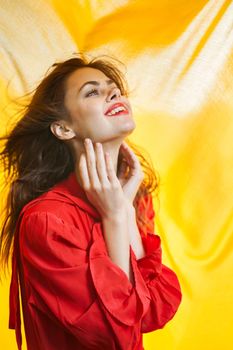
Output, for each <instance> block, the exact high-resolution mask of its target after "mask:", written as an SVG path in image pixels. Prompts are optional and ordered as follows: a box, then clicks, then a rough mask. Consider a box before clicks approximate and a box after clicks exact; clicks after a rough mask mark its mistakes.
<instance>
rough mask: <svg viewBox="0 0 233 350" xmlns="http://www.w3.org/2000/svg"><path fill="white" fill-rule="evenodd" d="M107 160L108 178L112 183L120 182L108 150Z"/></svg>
mask: <svg viewBox="0 0 233 350" xmlns="http://www.w3.org/2000/svg"><path fill="white" fill-rule="evenodd" d="M105 161H106V169H107V175H108V179H109V181H110V182H111V183H112V184H116V183H117V182H118V178H117V176H116V173H115V169H114V166H113V162H112V159H111V156H110V154H109V153H108V152H106V153H105Z"/></svg>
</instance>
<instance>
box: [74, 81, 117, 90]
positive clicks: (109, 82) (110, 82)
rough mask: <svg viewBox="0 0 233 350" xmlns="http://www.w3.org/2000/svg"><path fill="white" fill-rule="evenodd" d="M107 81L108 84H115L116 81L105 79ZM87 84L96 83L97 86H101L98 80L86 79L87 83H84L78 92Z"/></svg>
mask: <svg viewBox="0 0 233 350" xmlns="http://www.w3.org/2000/svg"><path fill="white" fill-rule="evenodd" d="M105 82H106V83H107V85H110V84H115V82H114V81H113V80H112V79H108V80H105ZM87 84H92V85H96V86H99V85H100V83H99V82H98V81H96V80H90V81H86V83H84V84H83V85H82V86H81V87H80V89H79V91H78V92H80V91H81V90H82V89H83V88H84V86H86V85H87Z"/></svg>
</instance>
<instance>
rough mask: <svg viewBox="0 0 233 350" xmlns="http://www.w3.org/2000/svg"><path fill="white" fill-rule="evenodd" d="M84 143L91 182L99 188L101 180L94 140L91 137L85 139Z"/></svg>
mask: <svg viewBox="0 0 233 350" xmlns="http://www.w3.org/2000/svg"><path fill="white" fill-rule="evenodd" d="M84 145H85V151H86V158H87V169H88V174H89V179H90V183H91V185H92V186H93V187H95V188H97V187H99V185H100V182H99V177H98V174H97V169H96V159H95V152H94V148H93V144H92V141H91V140H90V139H85V142H84Z"/></svg>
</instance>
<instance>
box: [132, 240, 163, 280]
mask: <svg viewBox="0 0 233 350" xmlns="http://www.w3.org/2000/svg"><path fill="white" fill-rule="evenodd" d="M142 243H143V246H144V249H145V252H146V255H145V256H143V257H142V258H140V259H138V260H136V261H137V266H138V269H139V271H140V272H141V274H142V276H143V278H144V281H145V282H146V284H147V283H149V282H150V281H152V280H154V279H155V278H156V277H157V276H158V275H159V274H160V273H161V270H162V250H161V239H160V237H159V236H158V235H156V234H152V233H147V236H146V237H144V236H143V237H142Z"/></svg>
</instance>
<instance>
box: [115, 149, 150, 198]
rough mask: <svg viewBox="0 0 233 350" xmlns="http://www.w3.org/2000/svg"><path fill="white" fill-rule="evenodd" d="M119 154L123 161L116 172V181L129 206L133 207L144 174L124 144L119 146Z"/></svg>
mask: <svg viewBox="0 0 233 350" xmlns="http://www.w3.org/2000/svg"><path fill="white" fill-rule="evenodd" d="M120 152H121V153H122V155H123V158H124V160H123V161H122V164H121V166H120V168H119V171H118V179H119V181H120V184H121V186H122V189H123V192H124V194H125V197H126V198H127V200H128V202H129V204H131V205H133V200H134V198H135V196H136V194H137V191H138V189H139V187H140V184H141V183H142V181H143V178H144V173H143V171H142V168H141V164H140V162H139V160H138V158H137V156H136V155H135V154H134V152H133V151H132V150H131V148H130V147H129V146H128V145H127V143H126V142H123V143H122V144H121V147H120Z"/></svg>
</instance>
